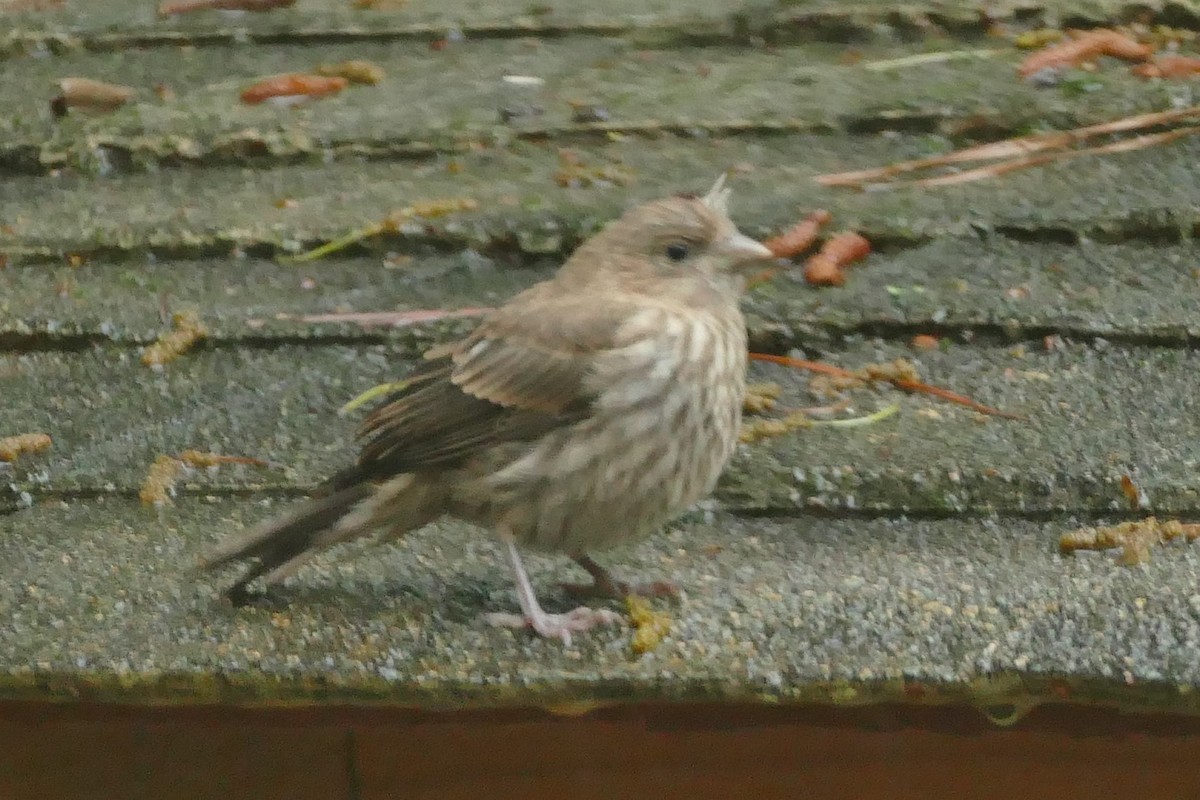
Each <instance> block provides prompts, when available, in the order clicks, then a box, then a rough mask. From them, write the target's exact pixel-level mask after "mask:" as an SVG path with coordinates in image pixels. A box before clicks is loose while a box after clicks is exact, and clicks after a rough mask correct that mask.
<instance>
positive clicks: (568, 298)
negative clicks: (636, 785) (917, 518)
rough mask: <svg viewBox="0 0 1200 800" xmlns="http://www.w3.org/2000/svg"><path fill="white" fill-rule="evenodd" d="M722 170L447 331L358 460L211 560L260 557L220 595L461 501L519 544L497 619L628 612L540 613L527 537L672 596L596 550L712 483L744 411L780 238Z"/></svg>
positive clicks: (459, 511) (630, 535) (608, 587)
mask: <svg viewBox="0 0 1200 800" xmlns="http://www.w3.org/2000/svg"><path fill="white" fill-rule="evenodd" d="M729 192H730V190H729V189H728V188H727V187H726V186H725V176H724V175H722V176H721V177H720V178H718V180H717V181H716V183H715V184H714V185H713V186H712V188H711V189H710V190H709V192H708V193H707V194H705V195H704V196H697V195H694V194H677V195H672V196H669V197H665V198H661V199H657V200H653V201H650V202H646V203H643V204H641V205H638V206H636V207H634V208H631V209H630V210H628V211H626V212H625V213H624V214H623V215H621V216H620V217H618V218H617V219H615V220H613V221H611V222H609V223H608V224H607V225H606V226H604V227H603V228H602V229H601V230H600V231H598V232H597V233H595V234H594V235H593V236H591V237H590V238H588V239H587V240H586V241H584V242H583V243H582V244H581V245H580V246H579V247H578V248H577V249H576V250H575V251H574V252H573V253H572V254H571V255H570V257H569V258H568V259H567V260H566V261H565V262H564V263H563V264H562V266H561V267H560V268H559V269H558V271H557V272H556V273H555V274H554V276H553V277H551V278H549V279H547V280H544V281H542V282H540V283H537V284H534V285H533V286H531V287H530V288H528V289H526V290H524V291H522V292H520V293H519V294H517V295H515V296H514V297H512V298H511V299H510V300H509V301H507V302H506V303H505V304H503V305H501V306H499V307H497V308H495V309H493V310H491V311H490V312H488V314H487V315H486V316H484V317H483V318H482V319H481V320H480V321H479V323H478V325H477V326H476V327H475V328H474V330H473V331H472V332H471V333H469V334H468V335H466V336H465V337H464V338H462V339H461V340H458V341H454V342H450V343H447V344H442V345H437V346H434V347H433V348H431V349H430V350H429V351H427V352H426V353H425V354H424V358H423V359H421V361H420V362H419V364H418V365H417V366H416V367H415V368H414V369H413V370H412V371H411V372H410V373H409V374H408V375H407V376H406V377H405V378H404V379H403V380H402V381H400V382H398V383H397V385H396V386H395V387H393V389H392V391H391V393H390V394H387V395H385V396H384V398H383V399H382V400H381V401H380V402H379V404H378V405H377V406H376V407H375V408H374V409H373V410H372V411H371V412H370V413H369V414H368V415H367V417H366V418H365V419H364V421H363V422H362V424H361V425H360V427H359V430H358V432H357V439H358V441H359V443H360V445H361V446H360V450H359V455H358V458H357V461H356V462H355V463H354V464H353V465H351V466H349V467H347V468H345V469H343V470H342V471H340V472H338V473H336V474H335V475H334V476H333V477H332V478H330V479H329V480H328V481H327V483H326V484H325V486H324V488H323V490H322V491H321V492H320V494H319V495H318V496H316V497H314V498H313V499H310V500H308V501H305V502H304V504H303V505H300V506H299V507H298V508H297V509H295V510H293V511H291V512H290V513H288V514H286V515H284V516H282V517H281V518H278V519H275V520H271V521H269V522H267V523H266V524H263V525H261V526H259V527H257V528H254V529H252V530H251V531H250V532H249V533H246V534H244V535H243V536H242V537H241V538H232V539H230V540H229V541H227V542H226V543H223V544H221V545H218V546H217V547H216V548H214V549H213V550H212V551H211V552H210V553H209V554H208V555H206V556H204V557H203V558H202V559H201V562H200V566H201V568H203V569H206V570H215V569H218V568H220V567H224V566H226V565H230V564H233V563H240V562H249V567H248V568H247V569H246V570H245V571H244V573H243V574H242V575H241V577H240V578H238V579H237V581H236V582H235V583H233V584H232V585H231V586H229V587H228V589H226V590H225V592H224V595H225V596H226V597H227V598H228V599H229V600H231V601H232V602H234V603H235V604H240V603H244V602H247V601H248V599H249V598H252V597H253V596H254V595H253V593H252V592H251V591H250V589H249V586H250V584H251V583H252V582H254V581H259V582H260V583H261V584H263V585H268V586H269V585H272V584H277V583H279V582H280V581H282V580H283V579H284V578H286V577H288V576H290V575H293V574H294V573H295V572H296V571H297V570H298V569H299V567H300V566H301V565H302V564H304V563H305V562H306V561H307V560H308V559H309V558H310V557H311V556H313V555H314V554H316V553H318V552H320V551H323V550H325V549H327V548H329V547H332V546H333V545H336V544H339V543H342V542H346V541H349V540H351V539H355V538H358V537H362V536H368V535H374V536H376V537H378V538H379V540H380V541H387V540H391V539H395V538H398V537H402V536H404V535H405V534H406V533H408V532H410V531H413V530H416V529H418V528H421V527H423V526H425V525H427V524H429V523H431V522H433V521H435V520H437V519H439V518H442V517H451V518H456V519H459V520H462V521H465V522H468V523H472V524H474V525H476V526H478V527H481V528H483V529H485V530H490V531H491V532H492V533H493V534H494V535H495V536H496V537H497V538H498V540H499V543H500V545H501V546H502V548H503V549H504V550H506V551H507V556H508V559H509V561H510V562H511V566H512V571H513V575H514V578H515V582H516V594H517V601H518V604H519V607H520V610H521V613H520V614H519V615H518V614H507V613H494V614H490V615H487V620H488V621H489V622H491V623H492V624H494V625H500V626H510V627H514V628H531V629H532V630H533V631H534V632H536V633H537V634H538V635H540V636H542V637H547V638H557V639H560V640H562V641H563V642H564V643H566V644H570V642H571V636H572V634H573V633H577V632H580V631H586V630H588V629H590V628H592V627H593V626H595V625H598V624H604V623H612V622H616V621H617V620H618V617H617V615H616V614H615V612H613V611H611V610H608V609H604V608H592V607H589V606H587V605H581V606H579V607H578V608H575V609H573V610H571V611H568V612H565V613H550V612H547V611H546V610H544V609H543V608H542V606H541V604H540V602H539V601H538V598H537V594H536V592H535V590H534V587H533V585H532V583H531V582H530V580H529V577H528V575H527V573H526V571H525V566H524V563H523V560H522V555H521V548H529V549H533V550H535V551H543V552H548V553H556V554H565V555H567V556H569V557H571V558H572V559H574V561H575V562H576V563H577V564H579V565H580V566H581V567H583V568H584V569H585V570H586V571H587V572H588V573H589V574H590V575H591V577H592V583H591V584H588V585H584V586H576V587H573V588H574V589H575V592H576V593H577V594H585V595H592V596H601V597H607V598H620V597H624V596H626V595H628V594H630V593H634V592H638V593H643V592H648V593H662V592H670V591H672V590H673V589H674V587H673V585H672V584H670V583H669V582H660V583H656V584H651V585H649V586H648V587H638V586H632V585H630V584H628V583H625V582H623V581H620V580H618V579H617V578H615V577H614V576H613V575H612V573H610V572H609V571H608V570H607V569H606V568H604V567H603V566H602V565H600V564H599V563H598V562H596V561H595V560H594V559H593V558H592V556H591V555H590V554H591V553H592V552H594V551H597V550H602V549H607V548H610V547H613V546H616V545H621V544H624V543H627V542H632V541H636V540H639V539H641V538H643V537H646V536H649V535H651V534H653V533H654V532H655V531H656V530H658V529H660V528H661V527H662V526H663V525H665V524H666V523H667V522H669V521H670V520H672V519H673V518H675V517H676V516H678V515H679V514H681V513H682V512H684V511H686V510H687V509H689V508H690V507H692V506H694V505H695V504H696V503H697V502H698V501H700V500H702V499H703V498H704V497H705V496H707V495H708V494H709V493H710V492H711V491H712V490H713V489H714V488H715V486H716V483H717V480H718V478H719V476H720V474H721V472H722V471H723V469H724V468H725V465H726V463H727V462H728V461H729V459H730V457H731V456H732V454H733V452H734V450H735V448H736V446H737V441H738V433H739V428H740V425H741V412H742V402H743V396H744V392H745V381H746V361H747V339H746V326H745V320H744V318H743V316H742V313H741V310H740V307H739V300H740V297H741V295H742V294H743V291H744V289H745V285H746V278H747V275H748V273H749V270H748V269H747V267H748V265H755V264H757V263H758V262H760V261H763V260H766V259H770V258H771V257H772V256H771V252H770V251H769V250H768V249H767V248H766V247H765V246H763V245H762V244H761V243H759V242H758V241H756V240H754V239H753V238H751V237H749V236H746V235H745V234H743V233H741V232H740V231H739V230H738V229H737V227H736V226H735V225H734V223H733V222H732V220H731V219H730V217H729V213H728V199H729Z"/></svg>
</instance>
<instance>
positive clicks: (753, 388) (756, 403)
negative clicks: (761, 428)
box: [742, 383, 783, 414]
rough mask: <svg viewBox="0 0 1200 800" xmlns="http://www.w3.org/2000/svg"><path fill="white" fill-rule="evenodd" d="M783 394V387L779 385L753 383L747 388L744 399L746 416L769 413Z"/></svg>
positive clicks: (743, 409) (743, 405)
mask: <svg viewBox="0 0 1200 800" xmlns="http://www.w3.org/2000/svg"><path fill="white" fill-rule="evenodd" d="M781 394H783V387H782V386H780V385H779V384H778V383H751V384H749V385H747V386H746V395H745V397H743V398H742V411H743V412H745V413H746V414H761V413H762V412H764V411H769V410H770V409H772V408H774V407H775V401H776V400H778V399H779V395H781Z"/></svg>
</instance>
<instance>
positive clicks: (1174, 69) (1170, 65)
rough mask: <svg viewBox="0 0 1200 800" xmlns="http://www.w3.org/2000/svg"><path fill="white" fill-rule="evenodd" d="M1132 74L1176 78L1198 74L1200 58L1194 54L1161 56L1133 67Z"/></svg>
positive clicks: (1141, 76)
mask: <svg viewBox="0 0 1200 800" xmlns="http://www.w3.org/2000/svg"><path fill="white" fill-rule="evenodd" d="M1130 71H1131V72H1133V74H1134V75H1137V76H1138V77H1139V78H1147V79H1149V78H1165V79H1167V80H1178V79H1180V78H1192V77H1195V76H1196V75H1200V58H1197V57H1195V56H1162V57H1160V58H1156V59H1154V60H1153V61H1148V62H1146V63H1145V64H1138V65H1137V66H1135V67H1133V69H1132V70H1130Z"/></svg>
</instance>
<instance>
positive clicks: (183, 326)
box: [142, 311, 208, 369]
mask: <svg viewBox="0 0 1200 800" xmlns="http://www.w3.org/2000/svg"><path fill="white" fill-rule="evenodd" d="M171 324H172V326H173V328H172V330H170V331H167V332H166V333H164V334H163V335H162V336H159V337H158V339H157V340H156V341H155V342H154V344H152V345H150V346H149V347H147V348H146V349H145V350H144V351H142V363H143V364H145V365H146V366H148V367H152V368H154V369H162V368H163V367H164V366H165V365H167V364H169V363H170V362H172V361H174V360H175V359H177V358H179V356H181V355H183V354H184V353H186V352H187V351H188V350H191V349H192V348H193V347H195V346H196V343H197V342H199V341H200V340H201V339H203V338H204V337H205V336H208V329H207V328H205V327H204V323H203V322H201V320H200V315H199V314H197V313H196V312H195V311H179V312H176V313H175V315H174V316H173V317H172V318H171Z"/></svg>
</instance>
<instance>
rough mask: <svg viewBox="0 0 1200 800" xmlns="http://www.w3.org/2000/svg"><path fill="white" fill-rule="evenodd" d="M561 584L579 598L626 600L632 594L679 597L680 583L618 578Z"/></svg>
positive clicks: (563, 588) (569, 593)
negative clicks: (637, 581)
mask: <svg viewBox="0 0 1200 800" xmlns="http://www.w3.org/2000/svg"><path fill="white" fill-rule="evenodd" d="M560 585H561V587H562V590H563V591H564V592H566V593H567V594H568V595H570V596H571V597H573V598H575V599H577V600H581V599H583V598H604V599H608V600H624V599H625V598H626V597H629V596H630V595H636V596H638V597H670V598H672V599H676V598H678V597H679V584H677V583H675V582H674V581H646V582H645V583H628V582H626V581H618V580H607V581H600V580H596V581H592V582H591V583H564V584H560Z"/></svg>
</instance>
